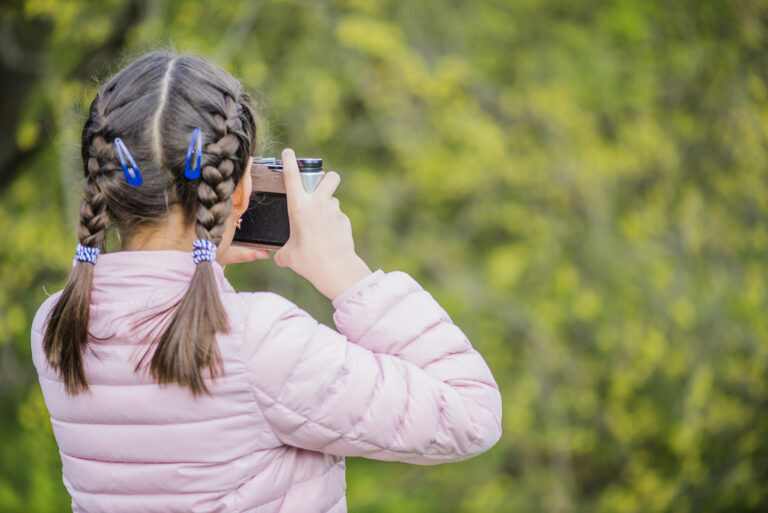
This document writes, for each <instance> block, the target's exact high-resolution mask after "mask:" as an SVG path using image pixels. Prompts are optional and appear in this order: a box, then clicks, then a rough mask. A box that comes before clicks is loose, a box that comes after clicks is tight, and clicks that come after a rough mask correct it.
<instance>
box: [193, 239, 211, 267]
mask: <svg viewBox="0 0 768 513" xmlns="http://www.w3.org/2000/svg"><path fill="white" fill-rule="evenodd" d="M192 247H193V248H195V249H193V250H192V261H193V262H195V265H197V264H199V263H200V262H213V261H214V260H216V244H214V243H213V242H211V241H209V240H206V239H197V240H196V241H195V242H193V243H192Z"/></svg>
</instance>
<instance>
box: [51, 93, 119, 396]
mask: <svg viewBox="0 0 768 513" xmlns="http://www.w3.org/2000/svg"><path fill="white" fill-rule="evenodd" d="M100 99H101V93H100V94H99V96H98V97H97V98H96V99H95V100H94V101H93V103H92V104H91V112H90V117H89V118H88V121H87V122H86V124H85V127H84V128H83V147H82V151H83V162H84V164H85V166H84V167H85V175H86V176H85V184H84V186H83V189H84V190H83V202H82V203H81V204H80V224H79V226H78V239H79V240H80V243H81V244H82V245H84V246H89V247H98V246H101V244H102V243H103V242H104V239H105V238H106V233H107V222H108V221H109V214H108V211H107V198H106V196H105V195H104V192H103V191H102V189H101V187H100V185H99V182H100V180H101V179H102V178H103V177H104V173H105V172H106V171H110V170H111V169H114V167H115V166H116V164H115V163H114V155H111V153H110V152H111V149H110V145H108V144H107V143H106V141H105V139H104V136H103V135H102V132H103V131H104V121H103V115H102V113H101V112H100V110H99V104H100V101H99V100H100ZM86 157H87V158H86ZM92 281H93V264H91V263H88V262H80V261H78V262H77V263H76V264H75V266H74V269H73V270H72V273H71V274H70V275H69V279H68V280H67V284H66V286H65V287H64V290H63V291H62V295H61V297H60V298H59V301H58V302H57V303H56V306H55V307H54V308H53V310H51V313H50V315H49V318H48V326H47V328H46V332H45V337H44V343H43V345H44V348H45V354H46V358H47V360H48V363H49V364H50V365H51V367H53V368H54V369H56V370H58V371H59V372H60V373H61V376H62V378H63V380H64V384H65V386H66V388H67V391H68V392H69V393H71V394H73V395H74V394H77V393H78V392H80V391H83V390H87V389H88V382H87V380H86V378H85V369H84V368H83V359H82V353H83V350H84V349H85V347H86V346H87V344H88V321H89V317H90V300H91V284H92Z"/></svg>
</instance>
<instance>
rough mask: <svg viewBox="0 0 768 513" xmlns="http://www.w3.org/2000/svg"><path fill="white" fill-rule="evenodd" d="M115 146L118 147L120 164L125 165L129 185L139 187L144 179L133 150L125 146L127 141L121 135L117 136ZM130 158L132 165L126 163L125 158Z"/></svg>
mask: <svg viewBox="0 0 768 513" xmlns="http://www.w3.org/2000/svg"><path fill="white" fill-rule="evenodd" d="M115 148H117V156H118V157H120V165H121V166H123V173H124V174H125V181H127V182H128V185H132V186H134V187H138V186H139V185H141V183H142V182H143V181H144V180H143V179H142V178H141V172H140V171H139V166H137V165H136V161H135V160H133V156H132V155H131V152H130V151H128V148H127V147H126V146H125V143H124V142H123V140H122V139H120V138H119V137H115ZM126 158H128V162H130V164H131V165H130V166H129V165H128V164H126V163H125V159H126Z"/></svg>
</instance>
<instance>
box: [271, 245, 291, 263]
mask: <svg viewBox="0 0 768 513" xmlns="http://www.w3.org/2000/svg"><path fill="white" fill-rule="evenodd" d="M273 260H274V261H275V263H276V264H277V266H278V267H288V256H287V255H286V253H285V246H283V247H282V248H281V249H278V250H277V251H275V254H274V257H273Z"/></svg>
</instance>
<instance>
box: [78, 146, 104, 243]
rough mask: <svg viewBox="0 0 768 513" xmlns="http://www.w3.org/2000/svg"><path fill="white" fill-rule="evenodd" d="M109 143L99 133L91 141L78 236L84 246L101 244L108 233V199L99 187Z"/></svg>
mask: <svg viewBox="0 0 768 513" xmlns="http://www.w3.org/2000/svg"><path fill="white" fill-rule="evenodd" d="M107 146H108V145H107V143H106V141H105V140H104V137H102V136H101V135H97V136H95V137H94V138H93V140H92V142H91V147H90V148H89V153H90V154H91V156H90V157H89V158H88V163H87V164H86V166H85V168H86V172H87V176H86V178H85V185H84V186H83V202H82V203H81V204H80V225H79V226H78V230H77V236H78V239H79V240H80V244H82V245H83V246H91V247H96V246H101V244H102V243H103V242H104V239H105V238H106V235H107V222H108V221H109V214H108V213H107V201H106V197H105V196H104V193H103V192H102V191H101V187H99V180H100V179H101V177H102V166H103V164H102V163H103V162H104V161H105V159H104V154H105V153H107V151H108V148H107Z"/></svg>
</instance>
